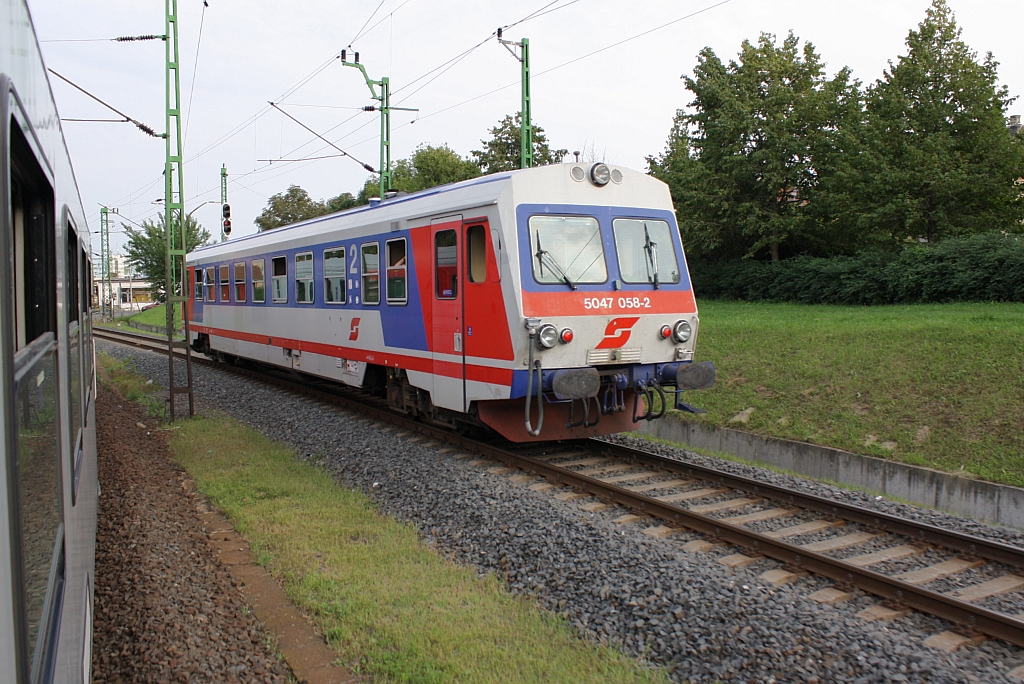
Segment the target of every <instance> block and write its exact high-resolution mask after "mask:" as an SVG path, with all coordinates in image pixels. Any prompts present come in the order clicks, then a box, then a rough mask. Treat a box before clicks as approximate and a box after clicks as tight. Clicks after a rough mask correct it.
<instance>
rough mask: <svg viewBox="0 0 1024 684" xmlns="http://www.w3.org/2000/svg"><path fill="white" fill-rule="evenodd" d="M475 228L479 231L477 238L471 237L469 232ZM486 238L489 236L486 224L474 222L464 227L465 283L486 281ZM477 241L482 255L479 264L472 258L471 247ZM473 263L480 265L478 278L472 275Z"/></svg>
mask: <svg viewBox="0 0 1024 684" xmlns="http://www.w3.org/2000/svg"><path fill="white" fill-rule="evenodd" d="M475 229H478V230H479V232H480V236H479V239H476V238H473V237H471V233H472V232H474V230H475ZM488 238H490V233H489V231H488V230H487V226H485V225H484V224H483V223H474V224H472V225H470V226H467V227H466V282H467V283H474V284H480V283H486V282H487V240H488ZM477 242H479V243H480V249H481V251H482V255H481V262H482V263H480V264H476V260H475V258H474V254H473V247H474V246H475V245H476V244H477ZM474 264H475V265H477V266H480V268H481V273H479V275H480V279H479V280H476V279H474V277H473V276H474V270H475V269H474Z"/></svg>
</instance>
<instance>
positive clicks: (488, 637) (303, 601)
mask: <svg viewBox="0 0 1024 684" xmlns="http://www.w3.org/2000/svg"><path fill="white" fill-rule="evenodd" d="M172 448H173V450H174V453H175V454H176V457H177V458H178V459H179V460H180V462H181V464H182V465H183V466H184V467H185V468H187V469H188V471H189V473H190V474H191V475H192V477H193V478H194V479H195V480H196V483H197V485H198V487H199V489H200V490H201V491H202V492H203V493H204V494H206V495H207V496H209V497H210V499H211V500H212V502H213V504H214V505H216V506H217V507H218V508H219V509H220V510H221V511H223V512H224V513H225V514H226V515H227V516H228V517H229V518H230V519H231V521H232V523H233V524H234V525H235V528H236V529H237V530H238V532H239V533H240V534H242V535H243V536H245V537H246V538H247V539H248V540H249V543H250V544H251V545H252V548H253V550H254V552H255V553H256V556H257V558H258V560H259V562H260V563H262V564H264V565H266V566H267V567H268V568H269V569H270V570H271V571H272V572H273V573H274V575H275V576H276V577H278V579H279V580H280V581H281V582H282V584H283V585H284V587H285V589H286V591H287V592H288V594H289V596H290V597H291V598H292V600H293V601H294V602H295V603H296V604H297V605H299V606H300V607H301V608H303V609H304V610H305V611H306V612H307V613H308V614H309V615H311V616H312V618H313V621H314V622H315V624H316V626H317V627H318V628H319V629H320V631H321V632H322V633H323V634H325V635H326V636H327V639H328V641H329V643H330V644H331V645H332V646H333V647H334V648H335V649H336V650H337V651H338V653H339V656H340V657H341V659H342V662H344V663H346V664H348V665H349V666H350V667H353V668H354V669H356V670H358V671H360V672H365V673H368V674H370V675H372V676H373V677H374V678H375V679H378V680H380V681H387V682H453V681H474V682H534V681H581V682H582V681H586V682H596V681H614V682H647V681H665V679H664V675H663V673H661V672H658V671H652V670H649V669H645V668H643V667H641V666H639V665H638V664H637V663H635V662H633V661H631V660H629V659H628V658H626V657H625V656H623V655H622V654H621V653H619V652H618V651H616V650H614V649H611V648H606V647H600V646H594V645H590V644H587V643H585V642H583V641H582V640H580V639H579V638H578V637H577V636H576V635H574V634H573V633H572V632H571V630H570V629H569V628H568V626H567V625H566V624H565V623H564V621H563V620H562V619H560V618H558V617H556V616H553V615H551V614H548V613H545V612H543V611H540V610H538V609H537V608H535V607H534V606H532V605H531V603H530V602H529V601H527V600H524V599H521V598H516V597H513V596H512V595H510V594H509V593H508V592H507V591H506V590H505V589H504V588H503V587H502V584H501V581H500V580H499V578H497V577H495V576H493V575H491V576H486V577H483V578H481V577H478V576H477V575H476V573H475V572H474V571H473V570H472V569H469V568H464V567H460V566H458V565H456V564H454V563H452V562H450V561H447V560H445V559H443V558H441V557H439V556H438V554H437V553H436V552H434V551H433V550H431V549H429V548H428V547H426V546H425V545H424V544H423V543H422V542H421V541H420V540H419V537H418V535H417V532H416V529H415V528H414V527H412V526H411V525H407V524H402V523H398V522H396V521H394V520H391V519H389V518H387V517H385V516H382V515H381V514H380V513H378V511H377V510H376V507H375V506H374V505H373V503H372V502H371V501H370V500H369V499H367V498H366V497H365V496H363V495H362V494H360V493H358V492H354V491H350V490H346V489H343V488H341V487H339V486H338V485H337V484H336V483H335V482H334V481H333V480H332V479H331V477H330V476H328V475H327V474H325V473H323V472H321V471H319V470H318V469H317V468H315V467H314V466H311V465H308V464H304V463H301V462H299V461H297V460H296V457H295V454H294V453H293V452H292V451H291V450H290V449H287V448H285V447H283V446H281V445H279V444H276V443H273V442H271V441H270V440H268V439H267V438H265V437H263V436H262V435H259V434H258V433H256V432H254V431H253V430H251V429H249V428H247V427H245V426H243V425H241V424H239V423H237V422H236V421H233V420H230V419H227V418H222V417H213V418H198V419H194V420H191V421H188V422H186V423H183V424H182V427H181V428H180V429H179V430H176V431H175V433H174V436H173V437H172Z"/></svg>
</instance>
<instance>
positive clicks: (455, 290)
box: [186, 164, 714, 441]
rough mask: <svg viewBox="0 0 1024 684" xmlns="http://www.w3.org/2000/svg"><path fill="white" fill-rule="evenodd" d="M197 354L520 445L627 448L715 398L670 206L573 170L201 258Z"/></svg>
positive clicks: (491, 181)
mask: <svg viewBox="0 0 1024 684" xmlns="http://www.w3.org/2000/svg"><path fill="white" fill-rule="evenodd" d="M188 271H189V274H190V278H191V280H190V282H191V283H192V285H191V288H190V289H191V299H190V301H189V303H188V306H187V309H186V310H187V315H188V316H189V317H190V325H191V330H192V337H193V339H192V344H193V346H194V348H195V349H196V350H198V351H202V352H205V353H208V354H211V355H219V356H221V357H224V358H229V357H242V358H246V359H252V360H256V361H259V362H262V363H268V364H273V365H278V366H284V367H287V368H292V369H295V370H296V371H301V372H303V373H308V374H310V375H314V376H320V377H324V378H330V379H333V380H337V381H340V382H343V383H346V384H349V385H354V386H359V387H364V388H367V389H370V390H374V391H377V392H379V393H382V394H386V396H387V398H388V401H389V403H390V405H391V406H392V407H393V408H394V409H396V410H399V411H403V412H406V413H410V414H414V415H423V416H426V417H428V418H429V419H431V420H433V421H435V422H439V423H443V424H448V425H452V426H455V425H458V424H460V423H469V424H477V425H480V424H483V425H487V426H489V427H491V428H493V429H494V430H496V431H498V432H500V433H501V434H502V435H504V436H505V437H507V438H508V439H510V440H513V441H531V440H555V439H568V438H576V437H585V436H593V435H598V434H607V433H612V432H620V431H624V430H629V429H632V428H633V425H634V423H635V422H636V421H638V420H641V419H644V418H647V419H651V418H654V417H660V415H662V414H663V413H664V408H665V406H671V405H672V404H673V399H674V400H675V403H676V404H677V405H678V406H680V407H683V408H689V406H688V405H687V404H686V403H684V402H682V401H681V400H680V399H679V391H681V390H685V389H700V388H704V387H709V386H710V385H711V383H712V382H713V379H714V369H713V367H711V365H710V364H701V363H694V362H693V357H694V347H695V344H696V339H697V330H698V317H697V307H696V303H695V301H694V296H693V289H692V287H691V285H690V279H689V274H688V271H687V267H686V259H685V256H684V253H683V246H682V244H681V243H680V239H679V231H678V229H677V226H676V222H675V216H674V213H673V209H672V202H671V198H670V196H669V191H668V187H667V186H666V185H665V184H664V183H662V182H661V181H659V180H657V179H654V178H652V177H650V176H647V175H645V174H643V173H639V172H636V171H631V170H629V169H624V168H618V167H609V166H607V165H605V164H594V165H591V166H589V167H587V166H584V165H579V164H560V165H552V166H545V167H539V168H533V169H526V170H520V171H512V172H508V173H498V174H493V175H490V176H484V177H481V178H476V179H473V180H468V181H464V182H461V183H455V184H452V185H447V186H443V187H439V188H434V189H431V190H427V191H424V192H420V193H416V194H413V195H402V196H396V197H393V198H390V199H387V200H386V201H384V202H376V201H374V202H371V204H370V206H366V207H361V208H357V209H353V210H349V211H345V212H342V213H338V214H333V215H330V216H324V217H321V218H317V219H313V220H309V221H304V222H301V223H297V224H294V225H291V226H285V227H281V228H277V229H274V230H270V231H266V232H263V233H259V234H257V235H253V236H249V237H245V238H241V239H236V240H232V241H230V242H226V243H221V244H216V245H212V246H208V247H203V248H201V249H198V250H196V251H194V252H193V253H191V254H190V255H189V256H188Z"/></svg>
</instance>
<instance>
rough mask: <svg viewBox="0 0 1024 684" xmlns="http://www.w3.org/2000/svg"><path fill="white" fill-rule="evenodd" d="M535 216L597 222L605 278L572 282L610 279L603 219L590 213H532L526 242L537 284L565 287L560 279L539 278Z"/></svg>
mask: <svg viewBox="0 0 1024 684" xmlns="http://www.w3.org/2000/svg"><path fill="white" fill-rule="evenodd" d="M535 218H542V219H545V218H576V219H590V220H592V221H593V222H594V223H596V224H597V235H598V237H599V238H600V243H599V244H600V245H601V261H602V263H603V264H604V280H600V281H594V280H586V281H582V280H573V281H572V282H573V283H574V284H575V285H603V284H605V283H607V282H608V279H609V278H610V277H611V276H610V273H611V272H610V271H609V269H608V252H607V250H606V249H605V248H604V238H605V234H604V227H603V226H602V225H601V220H600V219H599V218H598V217H596V216H593V215H590V214H532V215H531V216H530V217H529V218H528V219H527V223H526V227H527V232H526V244H527V245H528V250H529V253H528V257H529V260H530V273H531V275H532V276H533V282H534V283H536V284H537V285H540V286H542V287H552V286H555V287H557V286H562V287H565V283H563V282H561V281H559V280H554V281H550V282H545V281H542V280H539V279H538V278H537V256H536V252H534V249H533V235H534V233H533V225H532V223H533V219H535ZM613 242H614V239H613ZM616 263H617V262H616ZM559 265H560V266H562V267H563V268H566V269H569V268H571V266H570V265H568V264H559ZM588 270H589V269H588Z"/></svg>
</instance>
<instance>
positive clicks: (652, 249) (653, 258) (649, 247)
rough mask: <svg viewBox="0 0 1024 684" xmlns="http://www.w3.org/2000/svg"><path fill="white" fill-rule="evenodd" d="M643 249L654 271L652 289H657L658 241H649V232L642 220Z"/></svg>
mask: <svg viewBox="0 0 1024 684" xmlns="http://www.w3.org/2000/svg"><path fill="white" fill-rule="evenodd" d="M644 251H645V252H647V258H648V259H649V260H650V262H651V268H652V270H653V271H654V280H653V282H654V289H655V290H657V289H658V243H657V242H651V234H650V233H649V232H648V231H647V223H646V222H644Z"/></svg>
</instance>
